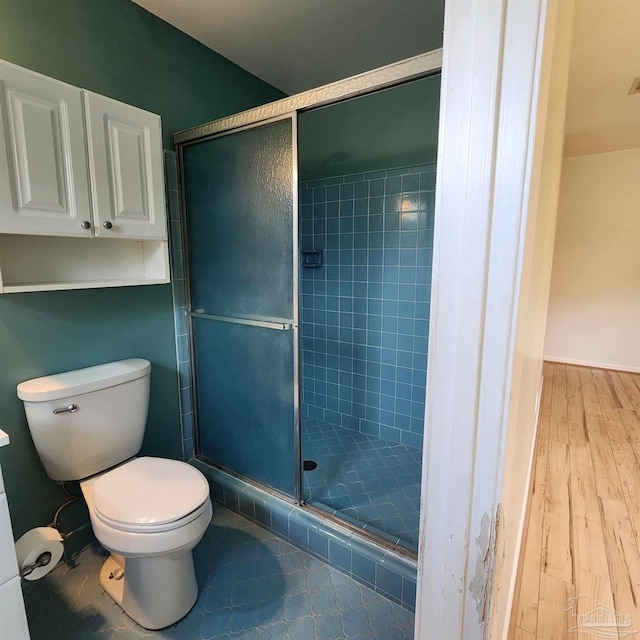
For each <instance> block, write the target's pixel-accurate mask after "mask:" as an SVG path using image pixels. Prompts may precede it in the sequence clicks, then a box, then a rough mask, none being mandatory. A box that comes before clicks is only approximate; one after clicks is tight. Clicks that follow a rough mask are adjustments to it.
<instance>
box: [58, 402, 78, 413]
mask: <svg viewBox="0 0 640 640" xmlns="http://www.w3.org/2000/svg"><path fill="white" fill-rule="evenodd" d="M77 410H78V405H77V404H70V405H69V406H68V407H65V408H64V409H54V410H53V413H55V414H56V415H58V414H59V413H75V412H76V411H77Z"/></svg>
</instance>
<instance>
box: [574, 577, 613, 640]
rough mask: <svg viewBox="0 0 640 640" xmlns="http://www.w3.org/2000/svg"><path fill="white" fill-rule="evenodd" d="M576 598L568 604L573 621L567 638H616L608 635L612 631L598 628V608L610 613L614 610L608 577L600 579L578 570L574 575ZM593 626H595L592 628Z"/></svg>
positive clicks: (589, 639)
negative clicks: (603, 608)
mask: <svg viewBox="0 0 640 640" xmlns="http://www.w3.org/2000/svg"><path fill="white" fill-rule="evenodd" d="M575 593H576V598H575V600H574V601H573V602H570V604H569V606H572V609H571V610H570V611H569V614H570V616H571V617H572V618H573V620H570V623H569V624H570V626H569V634H570V635H569V637H571V638H576V639H577V640H593V638H594V636H595V637H598V636H600V637H602V636H601V633H602V634H605V633H606V634H607V635H605V636H604V637H606V638H612V637H615V638H617V637H618V635H617V634H616V635H615V636H613V635H610V634H611V633H612V631H613V630H612V629H611V628H610V627H608V626H607V624H606V622H607V621H604V625H603V626H602V627H599V623H600V622H601V620H600V619H599V618H598V610H599V607H606V608H607V609H608V610H610V611H612V610H613V609H614V604H613V593H612V591H611V583H610V582H609V579H608V576H607V577H602V576H599V575H595V574H593V573H589V572H588V571H583V570H581V569H579V570H578V571H577V573H576V584H575ZM593 625H595V626H593Z"/></svg>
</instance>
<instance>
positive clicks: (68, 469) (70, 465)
mask: <svg viewBox="0 0 640 640" xmlns="http://www.w3.org/2000/svg"><path fill="white" fill-rule="evenodd" d="M150 373H151V363H150V362H149V361H148V360H142V359H140V358H131V359H129V360H120V361H118V362H110V363H108V364H101V365H98V366H96V367H88V368H87V369H78V370H77V371H68V372H66V373H58V374H55V375H52V376H45V377H43V378H35V379H33V380H27V381H26V382H21V383H20V384H19V385H18V397H19V398H20V399H21V400H22V401H23V402H24V407H25V412H26V414H27V421H28V423H29V430H30V431H31V437H32V438H33V443H34V444H35V447H36V450H37V452H38V455H39V456H40V460H41V461H42V464H43V465H44V468H45V471H46V472H47V475H48V476H49V477H50V478H51V479H52V480H61V481H62V480H81V479H82V478H87V477H88V476H91V475H94V474H96V473H99V472H101V471H104V470H105V469H108V468H109V467H113V466H114V465H116V464H119V463H120V462H123V461H124V460H127V459H129V458H131V457H133V456H135V455H136V454H137V453H138V451H140V447H141V446H142V438H143V437H144V429H145V425H146V422H147V411H148V408H149V379H150Z"/></svg>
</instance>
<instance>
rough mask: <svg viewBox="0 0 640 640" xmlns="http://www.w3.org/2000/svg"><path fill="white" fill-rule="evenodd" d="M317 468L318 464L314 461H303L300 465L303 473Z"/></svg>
mask: <svg viewBox="0 0 640 640" xmlns="http://www.w3.org/2000/svg"><path fill="white" fill-rule="evenodd" d="M317 466H318V463H317V462H316V461H315V460H305V461H304V462H303V463H302V468H303V469H304V470H305V471H313V470H314V469H315V468H316V467H317Z"/></svg>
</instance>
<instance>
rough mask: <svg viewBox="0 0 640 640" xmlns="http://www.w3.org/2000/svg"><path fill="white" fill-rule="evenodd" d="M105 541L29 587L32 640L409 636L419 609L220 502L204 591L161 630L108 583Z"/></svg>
mask: <svg viewBox="0 0 640 640" xmlns="http://www.w3.org/2000/svg"><path fill="white" fill-rule="evenodd" d="M106 557H107V552H106V551H104V549H102V548H101V547H100V546H99V545H98V544H97V543H96V544H94V545H92V546H90V547H87V548H86V549H84V550H83V551H82V552H81V553H80V554H79V555H78V556H77V557H76V558H74V559H73V561H70V562H69V563H68V564H63V565H60V566H59V567H57V568H56V569H55V570H54V571H52V572H51V573H50V574H49V575H48V576H46V577H45V578H43V579H42V580H39V581H37V582H29V583H26V584H25V586H24V594H25V604H26V607H27V616H28V619H29V627H30V630H31V638H32V640H45V639H46V640H86V639H88V638H103V639H105V640H106V639H117V640H133V639H138V638H175V639H179V640H205V639H210V638H211V639H213V638H216V639H224V640H232V639H236V638H237V639H243V640H249V639H251V640H269V639H273V640H287V639H288V640H338V639H339V640H342V639H343V638H356V639H358V640H396V639H397V640H409V639H410V638H413V614H411V613H409V612H408V611H406V610H405V609H402V608H401V607H399V606H397V605H395V604H393V603H391V602H389V601H388V600H387V599H385V598H384V597H382V596H381V595H379V594H377V593H375V592H373V591H371V590H370V589H368V588H366V587H364V586H362V585H360V584H358V583H357V582H355V581H354V580H352V579H351V578H348V577H346V576H345V575H343V574H342V573H340V572H339V571H336V570H335V569H333V568H331V567H328V566H327V565H325V564H323V563H322V562H320V561H319V560H316V559H315V558H312V557H311V556H310V555H308V554H306V553H304V552H302V551H300V550H298V549H296V548H295V547H293V546H291V545H290V544H288V543H286V542H283V541H282V540H280V539H279V538H277V537H276V536H274V535H273V534H271V533H269V532H266V531H264V530H263V529H260V528H258V527H257V526H255V525H254V524H252V523H250V522H249V521H248V520H245V519H244V518H241V517H240V516H238V515H236V514H234V513H231V512H230V511H228V510H227V509H225V508H224V507H221V506H218V505H216V507H215V513H214V516H213V520H212V523H211V526H210V527H209V528H208V530H207V532H206V534H205V536H204V538H203V540H202V542H201V543H200V544H199V545H198V546H197V547H196V549H195V550H194V559H195V565H196V574H197V577H198V584H199V585H200V593H199V596H198V600H197V602H196V604H195V606H194V608H193V609H192V610H191V612H190V613H189V614H188V615H187V616H186V617H185V618H184V619H183V620H181V621H180V622H178V623H177V624H175V625H173V626H172V627H169V628H167V629H162V630H160V631H147V630H145V629H143V628H142V627H139V626H138V625H137V624H136V623H135V622H133V621H132V620H131V619H130V618H129V617H128V616H127V615H126V614H125V613H123V611H122V610H121V609H120V608H119V607H118V606H117V605H116V604H115V603H114V602H113V601H112V600H111V599H110V598H109V596H108V595H107V594H106V593H105V592H104V591H103V589H102V587H101V586H100V584H99V582H98V573H99V570H100V567H101V565H102V563H103V562H104V560H105V558H106Z"/></svg>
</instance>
